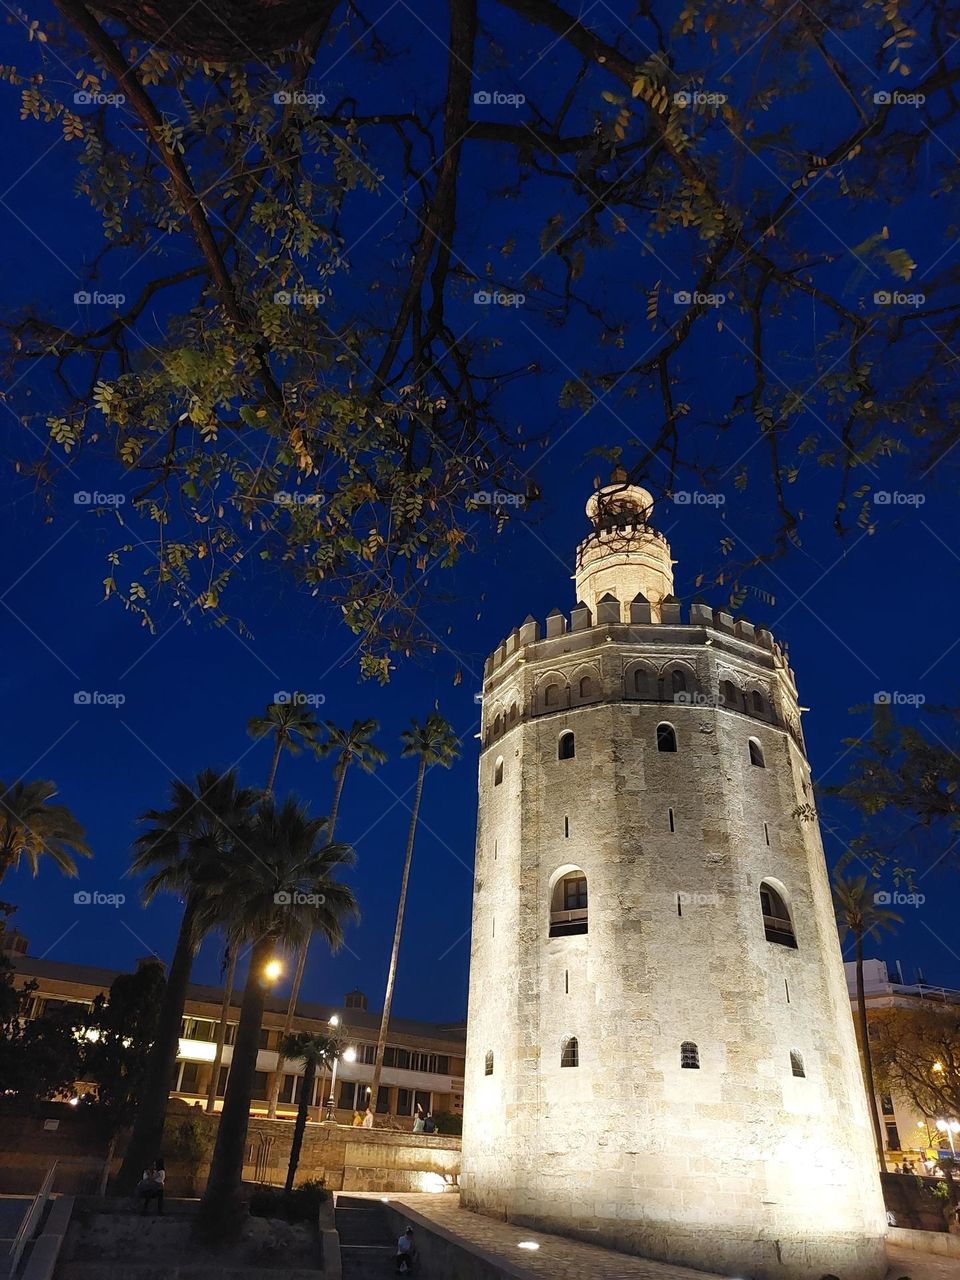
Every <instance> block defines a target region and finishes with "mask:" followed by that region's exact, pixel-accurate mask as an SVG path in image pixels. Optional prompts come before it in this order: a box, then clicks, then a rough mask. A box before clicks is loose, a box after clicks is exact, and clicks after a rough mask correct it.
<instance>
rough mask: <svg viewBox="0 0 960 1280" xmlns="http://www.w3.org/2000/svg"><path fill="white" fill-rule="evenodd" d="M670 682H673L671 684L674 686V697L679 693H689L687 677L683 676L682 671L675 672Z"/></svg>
mask: <svg viewBox="0 0 960 1280" xmlns="http://www.w3.org/2000/svg"><path fill="white" fill-rule="evenodd" d="M670 680H671V683H672V684H673V693H674V696H676V695H677V694H678V693H686V692H687V677H686V676H685V675H684V674H683V672H682V671H674V673H673V675H672V676H671V677H670Z"/></svg>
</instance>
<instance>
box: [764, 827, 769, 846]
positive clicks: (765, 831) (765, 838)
mask: <svg viewBox="0 0 960 1280" xmlns="http://www.w3.org/2000/svg"><path fill="white" fill-rule="evenodd" d="M763 838H764V840H765V841H766V843H767V845H768V846H769V844H770V828H769V827H768V826H767V824H766V823H764V824H763Z"/></svg>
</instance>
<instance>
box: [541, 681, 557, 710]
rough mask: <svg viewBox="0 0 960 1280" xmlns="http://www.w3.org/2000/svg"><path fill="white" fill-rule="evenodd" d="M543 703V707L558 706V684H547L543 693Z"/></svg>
mask: <svg viewBox="0 0 960 1280" xmlns="http://www.w3.org/2000/svg"><path fill="white" fill-rule="evenodd" d="M543 705H544V706H545V707H559V705H560V686H559V685H558V684H548V685H547V690H546V693H545V694H544V695H543Z"/></svg>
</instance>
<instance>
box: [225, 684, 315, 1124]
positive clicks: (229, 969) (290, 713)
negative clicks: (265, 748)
mask: <svg viewBox="0 0 960 1280" xmlns="http://www.w3.org/2000/svg"><path fill="white" fill-rule="evenodd" d="M247 732H248V733H249V734H250V736H251V737H253V738H265V737H268V736H269V735H271V734H272V735H273V757H272V759H271V761H270V772H269V774H268V775H267V786H266V794H267V795H271V796H272V795H273V788H274V786H275V785H276V781H277V769H278V768H279V767H280V756H281V754H282V752H283V751H284V750H286V751H288V752H289V753H290V755H293V756H295V755H299V754H300V751H301V749H302V748H301V745H300V742H299V741H298V739H300V740H302V741H303V742H304V743H307V744H310V745H313V744H315V743H316V740H317V734H318V733H319V732H320V725H319V724H318V722H317V719H316V716H314V714H313V712H312V711H310V710H309V709H308V708H307V706H306V705H305V704H302V703H300V702H299V701H298V695H297V694H294V695H293V699H292V700H291V701H290V702H271V703H270V704H269V705H268V707H267V709H266V711H265V712H264V714H263V715H262V716H252V717H251V719H250V720H249V721H248V722H247ZM239 953H240V946H239V943H237V942H236V940H233V941H232V942H231V940H230V939H229V938H227V939H226V941H225V944H224V949H223V958H224V967H225V969H226V973H225V974H224V979H223V998H222V1000H221V1001H220V1019H219V1022H218V1023H217V1048H216V1052H215V1055H214V1059H213V1070H212V1072H211V1073H210V1086H209V1088H208V1089H207V1106H206V1109H207V1111H208V1112H212V1111H214V1110H215V1109H216V1104H217V1086H218V1084H219V1083H220V1066H221V1064H222V1062H223V1048H224V1045H225V1044H226V1043H227V1027H228V1024H229V1017H230V1006H231V1005H232V1004H233V985H234V981H235V980H236V976H237V960H238V959H239ZM305 959H306V957H304V960H305ZM279 1071H280V1067H279V1064H278V1067H277V1076H276V1080H275V1083H276V1088H277V1091H278V1092H279V1089H280V1075H279ZM276 1114H277V1107H276V1101H275V1100H274V1101H273V1102H272V1104H271V1109H270V1115H271V1116H275V1115H276Z"/></svg>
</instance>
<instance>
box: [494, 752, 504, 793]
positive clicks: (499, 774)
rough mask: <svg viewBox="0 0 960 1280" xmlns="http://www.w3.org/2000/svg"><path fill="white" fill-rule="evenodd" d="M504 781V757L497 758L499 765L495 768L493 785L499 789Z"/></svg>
mask: <svg viewBox="0 0 960 1280" xmlns="http://www.w3.org/2000/svg"><path fill="white" fill-rule="evenodd" d="M502 781H503V756H497V763H496V764H495V765H494V766H493V785H494V786H495V787H499V785H500V783H501V782H502Z"/></svg>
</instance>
